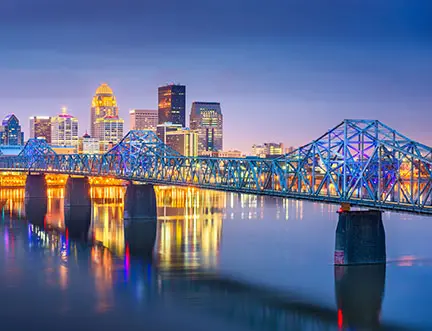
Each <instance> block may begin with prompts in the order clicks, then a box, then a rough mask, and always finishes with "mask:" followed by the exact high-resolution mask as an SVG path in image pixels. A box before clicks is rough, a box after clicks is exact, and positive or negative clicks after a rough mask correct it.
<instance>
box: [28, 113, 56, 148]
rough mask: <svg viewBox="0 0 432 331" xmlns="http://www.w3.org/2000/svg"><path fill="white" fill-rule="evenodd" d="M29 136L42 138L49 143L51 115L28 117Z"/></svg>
mask: <svg viewBox="0 0 432 331" xmlns="http://www.w3.org/2000/svg"><path fill="white" fill-rule="evenodd" d="M30 138H43V139H45V140H46V141H47V143H48V144H51V117H49V116H32V117H30Z"/></svg>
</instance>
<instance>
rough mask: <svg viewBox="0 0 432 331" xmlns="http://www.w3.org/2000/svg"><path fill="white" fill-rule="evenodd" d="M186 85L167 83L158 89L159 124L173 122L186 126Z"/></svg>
mask: <svg viewBox="0 0 432 331" xmlns="http://www.w3.org/2000/svg"><path fill="white" fill-rule="evenodd" d="M185 109H186V86H184V85H166V86H161V87H159V89H158V118H159V121H158V123H159V124H163V123H165V122H171V123H173V124H180V125H181V126H182V127H185V126H186V115H185Z"/></svg>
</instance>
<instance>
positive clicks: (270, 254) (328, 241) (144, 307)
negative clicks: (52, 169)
mask: <svg viewBox="0 0 432 331" xmlns="http://www.w3.org/2000/svg"><path fill="white" fill-rule="evenodd" d="M155 190H156V197H157V206H158V208H157V214H158V215H157V223H155V224H156V227H157V237H156V242H155V245H154V250H153V254H152V258H148V257H145V258H144V257H140V256H136V255H134V254H131V252H130V249H129V244H128V241H127V240H125V231H124V221H123V207H124V201H123V196H124V192H125V188H123V187H114V186H113V187H93V188H92V189H91V195H92V220H91V224H89V228H86V229H84V230H83V233H82V235H81V236H74V237H73V238H71V236H70V232H69V230H68V228H67V227H66V226H65V221H64V216H63V213H64V209H63V197H64V189H63V188H49V189H48V208H47V212H46V215H43V218H42V220H43V221H42V223H41V222H33V221H32V218H35V217H36V216H35V213H33V211H31V210H26V208H25V203H24V189H23V188H13V189H12V188H10V189H8V188H3V189H1V190H0V202H1V204H2V218H1V223H2V224H1V227H0V232H1V233H0V236H1V238H3V240H0V283H1V284H2V285H1V286H0V302H1V307H2V309H1V310H0V316H1V317H2V322H1V323H2V329H3V328H4V329H5V330H24V329H29V330H81V329H83V330H86V329H101V330H102V329H103V330H119V329H120V330H174V329H179V330H183V329H184V330H186V329H188V330H203V329H205V330H208V331H211V330H342V329H346V330H348V329H350V328H351V330H353V329H364V330H368V329H388V330H397V329H399V328H400V329H413V330H417V329H419V330H423V329H424V330H431V329H432V317H431V314H430V306H429V304H430V300H431V297H432V249H431V248H432V240H431V239H432V218H429V217H425V216H416V215H411V214H397V213H384V216H383V219H384V227H385V230H386V245H387V260H388V262H387V265H386V266H378V267H351V268H347V267H345V268H344V267H334V266H333V254H334V241H335V229H336V225H337V220H338V215H337V213H336V211H337V208H338V206H334V205H326V204H320V203H312V202H305V201H296V200H289V199H281V198H273V197H260V196H253V195H244V194H235V193H224V192H217V191H210V190H199V189H195V188H175V187H157V188H156V189H155ZM29 220H30V222H29Z"/></svg>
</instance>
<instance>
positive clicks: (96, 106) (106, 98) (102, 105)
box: [90, 84, 119, 137]
mask: <svg viewBox="0 0 432 331" xmlns="http://www.w3.org/2000/svg"><path fill="white" fill-rule="evenodd" d="M105 116H119V109H118V107H117V100H116V98H115V96H114V93H113V91H112V89H111V88H110V87H109V86H108V84H102V85H100V86H99V87H98V88H97V90H96V93H95V95H94V97H93V100H92V106H91V109H90V135H91V136H92V137H96V129H95V128H96V120H97V119H99V118H104V117H105Z"/></svg>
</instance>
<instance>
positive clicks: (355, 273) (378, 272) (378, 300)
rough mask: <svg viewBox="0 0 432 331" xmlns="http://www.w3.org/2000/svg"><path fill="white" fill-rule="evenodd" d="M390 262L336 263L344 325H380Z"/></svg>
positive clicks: (374, 326)
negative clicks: (353, 264)
mask: <svg viewBox="0 0 432 331" xmlns="http://www.w3.org/2000/svg"><path fill="white" fill-rule="evenodd" d="M385 274H386V265H385V264H384V265H364V266H335V288H336V298H337V306H338V323H339V326H340V327H345V328H353V327H356V328H361V329H366V328H367V329H376V328H378V327H379V326H380V323H381V322H380V315H381V305H382V301H383V297H384V287H385Z"/></svg>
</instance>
